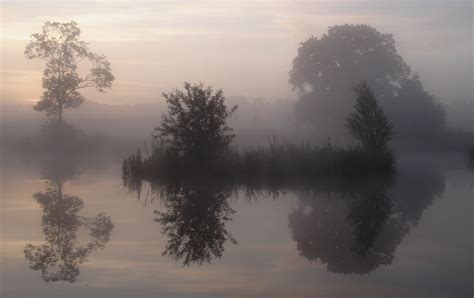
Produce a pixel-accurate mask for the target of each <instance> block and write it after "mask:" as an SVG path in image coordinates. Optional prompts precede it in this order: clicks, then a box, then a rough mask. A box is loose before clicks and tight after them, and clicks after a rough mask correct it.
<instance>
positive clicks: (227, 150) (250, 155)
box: [122, 82, 395, 182]
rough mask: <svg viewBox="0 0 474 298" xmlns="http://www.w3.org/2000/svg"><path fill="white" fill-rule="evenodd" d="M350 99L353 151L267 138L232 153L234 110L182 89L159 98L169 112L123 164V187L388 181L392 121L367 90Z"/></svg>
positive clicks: (195, 88)
mask: <svg viewBox="0 0 474 298" xmlns="http://www.w3.org/2000/svg"><path fill="white" fill-rule="evenodd" d="M354 91H355V94H356V103H355V105H354V112H353V113H351V114H350V115H349V116H348V117H347V119H346V127H347V128H348V130H349V132H350V133H351V135H352V136H353V137H354V139H355V140H356V142H355V143H354V144H352V145H349V146H345V147H342V146H338V145H335V144H333V143H332V142H331V141H330V139H328V141H327V142H326V143H325V144H322V145H318V144H311V143H310V142H308V141H302V142H300V143H299V144H296V143H289V142H285V141H282V140H279V139H277V138H276V137H270V138H269V141H268V145H267V146H265V147H258V148H253V149H247V150H237V149H235V148H233V147H232V146H231V142H232V140H233V139H234V138H235V137H236V136H235V135H234V134H233V133H232V128H231V127H229V125H228V123H227V120H228V118H229V117H230V116H231V115H232V113H233V112H234V111H235V110H236V109H237V107H232V108H230V109H229V108H227V107H226V105H225V98H224V95H223V92H222V90H218V91H216V92H214V91H213V90H212V88H210V87H204V85H203V84H202V83H200V84H196V85H191V84H189V83H185V84H184V90H179V89H176V90H174V91H173V92H172V93H165V94H164V97H165V98H166V99H167V103H168V112H167V113H166V114H164V115H163V117H162V122H161V125H160V126H158V127H157V128H155V130H154V134H153V135H154V142H153V143H152V146H151V148H145V150H141V149H138V150H137V152H136V153H135V154H131V155H129V156H128V157H126V158H125V159H124V161H123V166H122V170H123V178H124V181H132V180H136V179H137V178H139V179H145V180H154V179H164V180H166V179H175V178H192V177H195V176H197V175H206V176H211V177H215V178H216V179H233V180H236V181H240V182H242V181H246V180H248V181H253V180H269V179H270V180H273V179H277V180H281V179H289V178H299V179H301V178H304V179H306V178H309V177H315V176H328V175H329V176H358V175H369V174H374V173H375V174H377V173H378V174H390V173H393V172H394V171H395V157H394V155H393V153H392V151H391V150H390V148H389V142H390V140H391V138H392V136H393V135H394V131H393V129H392V126H391V124H390V121H389V120H388V119H387V117H386V116H385V114H384V112H383V111H382V109H381V108H380V107H379V105H378V102H377V99H376V98H375V96H374V94H373V92H372V90H371V89H370V88H369V86H368V84H367V83H365V82H362V83H360V84H359V85H358V86H357V87H356V88H355V89H354ZM342 121H344V120H342Z"/></svg>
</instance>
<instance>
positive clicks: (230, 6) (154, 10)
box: [0, 0, 473, 103]
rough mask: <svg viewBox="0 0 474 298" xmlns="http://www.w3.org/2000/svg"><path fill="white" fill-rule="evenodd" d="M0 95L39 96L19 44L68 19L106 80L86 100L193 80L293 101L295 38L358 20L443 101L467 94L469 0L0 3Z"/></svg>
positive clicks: (151, 92)
mask: <svg viewBox="0 0 474 298" xmlns="http://www.w3.org/2000/svg"><path fill="white" fill-rule="evenodd" d="M0 3H1V17H2V20H1V25H2V30H1V31H2V36H1V40H2V47H1V50H2V53H1V56H2V65H1V97H2V100H3V101H4V102H8V103H11V102H19V103H20V102H22V103H24V102H26V101H32V100H35V99H37V98H39V96H40V95H41V92H42V89H41V75H42V73H41V72H42V69H43V67H44V65H43V63H42V61H40V60H27V59H26V58H25V57H24V54H23V51H24V48H25V45H26V43H27V41H28V39H29V36H30V34H32V33H36V32H39V31H40V30H41V26H42V24H43V23H44V22H45V21H62V22H66V21H70V20H74V21H76V22H77V23H78V24H79V26H80V28H81V29H82V38H83V39H84V40H85V41H88V42H90V47H91V49H93V50H94V51H96V52H101V53H103V54H105V55H106V56H107V57H108V59H109V61H110V62H111V63H112V70H113V73H114V75H115V77H116V81H115V82H114V84H113V87H112V90H111V91H109V92H108V93H107V94H105V95H103V94H99V93H96V92H90V91H87V92H85V93H84V94H85V95H86V96H87V98H88V99H89V100H93V101H99V102H105V103H138V102H153V101H158V100H163V99H162V97H161V92H163V91H169V90H171V89H172V88H174V87H176V86H181V84H182V82H183V81H184V80H187V81H191V82H197V81H199V80H201V81H203V82H205V83H206V84H211V85H213V86H214V87H218V88H222V89H223V90H224V93H225V94H226V95H246V96H250V97H264V98H268V99H275V98H294V97H295V94H294V93H293V92H292V90H291V87H290V86H289V84H288V72H289V70H290V69H291V63H292V59H293V58H294V57H295V55H296V52H297V48H298V45H299V43H300V42H302V41H304V40H306V39H307V38H308V37H309V36H311V35H315V36H320V35H321V34H322V33H324V32H326V31H327V27H328V26H331V25H337V24H345V23H353V24H356V23H366V24H370V25H372V26H374V27H375V28H377V29H378V30H380V31H381V32H384V33H392V34H394V37H395V40H396V41H397V47H398V50H399V53H400V54H401V55H402V56H403V57H404V59H405V61H406V62H407V63H408V64H409V65H410V66H411V68H412V70H414V71H417V72H419V73H420V74H421V78H422V80H423V81H424V83H425V86H426V88H427V89H428V90H429V91H431V92H432V93H434V94H435V95H437V96H438V97H440V98H441V99H442V100H446V101H449V100H451V99H456V98H464V99H472V97H473V96H472V94H473V93H472V90H473V89H472V85H473V76H472V73H473V64H472V61H473V52H472V49H473V38H472V30H473V29H472V25H473V23H472V16H473V2H472V1H471V0H467V1H454V0H450V1H448V0H445V1H433V0H429V1H428V0H426V1H402V0H396V1H381V0H371V1H370V0H369V1H335V0H331V1H316V0H314V1H255V0H253V1H240V0H231V1H223V0H221V1H178V0H173V1H117V0H114V1H107V0H101V1H22V0H0Z"/></svg>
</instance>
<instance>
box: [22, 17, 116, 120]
mask: <svg viewBox="0 0 474 298" xmlns="http://www.w3.org/2000/svg"><path fill="white" fill-rule="evenodd" d="M80 35H81V30H80V29H79V27H78V25H77V23H76V22H74V21H71V22H69V23H59V22H46V23H45V24H44V25H43V28H42V32H41V33H35V34H32V35H31V39H30V41H29V43H28V44H27V46H26V49H25V56H26V57H27V58H28V59H36V58H37V59H41V60H44V61H45V62H46V67H45V69H44V71H43V88H44V92H43V95H42V96H41V100H39V101H38V102H37V104H36V105H35V107H34V109H35V110H37V111H46V113H47V115H48V116H49V117H54V118H56V120H58V121H62V118H63V110H64V109H67V108H74V107H78V106H79V105H80V104H81V103H82V102H83V101H84V97H83V96H82V95H81V93H80V92H79V90H81V89H84V88H95V89H97V90H98V91H99V92H104V91H105V90H106V89H109V88H110V87H111V85H112V82H113V80H114V76H113V75H112V73H111V68H110V63H109V62H108V61H107V59H106V57H105V56H104V55H102V54H97V53H93V52H91V51H90V50H89V46H88V43H86V42H84V41H82V40H81V39H80ZM82 61H88V62H89V63H90V65H91V66H90V69H89V72H88V73H87V74H86V75H85V76H83V77H80V76H79V74H78V65H79V63H80V62H82Z"/></svg>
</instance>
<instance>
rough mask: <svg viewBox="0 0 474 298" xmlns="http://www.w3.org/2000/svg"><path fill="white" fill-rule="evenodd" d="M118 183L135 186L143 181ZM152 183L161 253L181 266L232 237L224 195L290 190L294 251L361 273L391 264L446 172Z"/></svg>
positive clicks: (206, 258) (280, 194) (274, 195)
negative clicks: (294, 197) (295, 200)
mask: <svg viewBox="0 0 474 298" xmlns="http://www.w3.org/2000/svg"><path fill="white" fill-rule="evenodd" d="M203 175H204V174H203ZM204 176H205V175H204ZM124 183H125V185H126V186H128V187H129V189H130V190H133V191H136V192H138V193H140V192H141V187H142V182H141V181H136V180H134V181H124ZM150 185H151V190H152V193H153V194H155V196H154V198H157V197H158V198H159V199H160V200H161V201H162V202H163V206H164V211H161V212H160V211H155V215H156V218H155V221H156V222H158V223H160V224H161V225H162V232H163V234H164V235H165V236H166V239H167V244H166V249H165V251H164V252H163V254H165V255H170V256H172V257H173V258H174V259H175V260H176V261H182V262H183V263H184V264H185V265H189V264H191V263H198V264H202V263H203V262H210V261H211V260H212V259H214V258H218V257H221V256H222V254H223V252H224V248H225V245H224V244H225V242H226V241H227V240H229V241H230V242H232V243H236V241H235V240H234V238H233V237H232V236H231V235H230V233H229V232H228V230H227V229H226V223H227V222H228V221H229V220H230V219H231V216H232V214H234V210H232V208H231V207H230V202H229V200H230V198H231V197H234V196H233V195H234V194H237V193H242V194H243V195H244V196H246V197H247V198H250V201H252V199H254V198H257V197H258V199H259V200H260V199H261V198H262V195H263V197H266V198H269V199H280V200H283V199H286V194H287V193H288V192H292V193H294V194H296V195H297V197H298V204H297V206H295V207H294V208H293V209H292V210H291V211H290V214H289V215H288V224H289V227H290V231H291V237H292V239H293V240H294V241H295V242H296V247H297V250H298V252H299V254H300V255H302V256H303V257H305V258H306V259H308V260H309V261H311V262H313V261H319V262H321V263H322V264H325V266H326V267H327V269H328V270H329V271H331V272H334V273H355V274H366V273H369V272H371V271H373V270H374V269H376V268H378V267H379V266H382V265H390V264H391V263H392V261H393V259H394V256H395V251H396V248H397V247H398V245H400V243H401V242H402V241H403V239H404V237H405V236H406V235H407V234H408V233H409V231H410V229H411V228H412V227H413V226H416V224H417V223H418V221H419V219H420V218H421V216H422V213H423V211H424V210H425V209H426V208H427V207H428V206H429V205H431V203H432V202H433V200H434V199H435V198H436V197H437V196H439V195H441V194H442V193H443V192H444V177H443V175H442V174H441V172H440V171H439V170H437V169H436V168H433V167H432V166H428V165H421V164H416V165H415V166H414V167H409V168H405V169H403V170H401V171H400V172H399V173H398V174H397V175H396V176H392V177H365V178H360V179H357V180H354V179H351V180H346V179H337V180H335V179H331V180H327V179H318V180H315V181H278V183H275V181H262V182H253V183H252V184H237V183H233V181H220V180H216V179H214V180H212V179H204V178H202V177H200V180H199V181H180V182H169V181H153V182H152V183H151V184H150ZM156 194H158V196H156ZM250 208H251V207H250ZM262 220H264V218H262Z"/></svg>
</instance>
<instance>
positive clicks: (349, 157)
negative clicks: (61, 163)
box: [122, 137, 395, 183]
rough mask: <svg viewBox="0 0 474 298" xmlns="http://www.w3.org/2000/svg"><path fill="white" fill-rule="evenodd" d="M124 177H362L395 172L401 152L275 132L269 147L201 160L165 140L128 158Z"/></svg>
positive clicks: (246, 179)
mask: <svg viewBox="0 0 474 298" xmlns="http://www.w3.org/2000/svg"><path fill="white" fill-rule="evenodd" d="M122 169H123V178H124V181H126V180H129V181H132V180H133V179H132V178H133V177H140V178H141V179H146V180H153V179H161V180H163V179H164V180H166V179H175V178H186V177H188V178H193V177H196V176H202V175H206V176H212V177H214V178H215V179H232V180H234V182H245V183H252V182H253V181H257V180H258V181H261V180H267V181H278V180H288V179H311V178H312V177H315V176H348V177H350V176H361V175H372V174H390V173H393V172H394V171H395V157H394V155H393V154H392V153H391V152H390V151H388V150H387V151H385V152H379V153H377V154H374V153H369V152H367V151H365V150H363V149H362V148H361V147H357V146H349V147H341V146H337V145H334V144H332V143H331V142H330V141H329V140H328V141H327V142H326V143H325V144H323V145H313V144H311V143H310V142H308V141H303V142H301V143H298V144H295V143H290V142H282V141H280V140H278V139H277V138H275V137H273V138H271V139H270V140H269V141H268V145H267V146H265V147H259V148H255V149H251V150H244V151H238V150H236V149H231V150H228V151H227V152H226V153H224V154H222V155H221V156H219V157H218V158H216V159H213V160H209V161H206V162H205V163H200V164H199V165H196V164H194V163H190V162H187V161H186V160H185V159H184V158H182V157H180V156H177V155H176V154H173V153H172V152H171V151H170V150H168V148H167V146H166V144H165V143H163V142H158V143H155V144H153V145H152V148H151V154H149V155H148V156H147V157H145V158H144V157H143V156H142V154H141V151H140V150H138V151H137V153H135V154H132V155H130V156H128V157H126V158H125V160H124V161H123V167H122Z"/></svg>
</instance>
